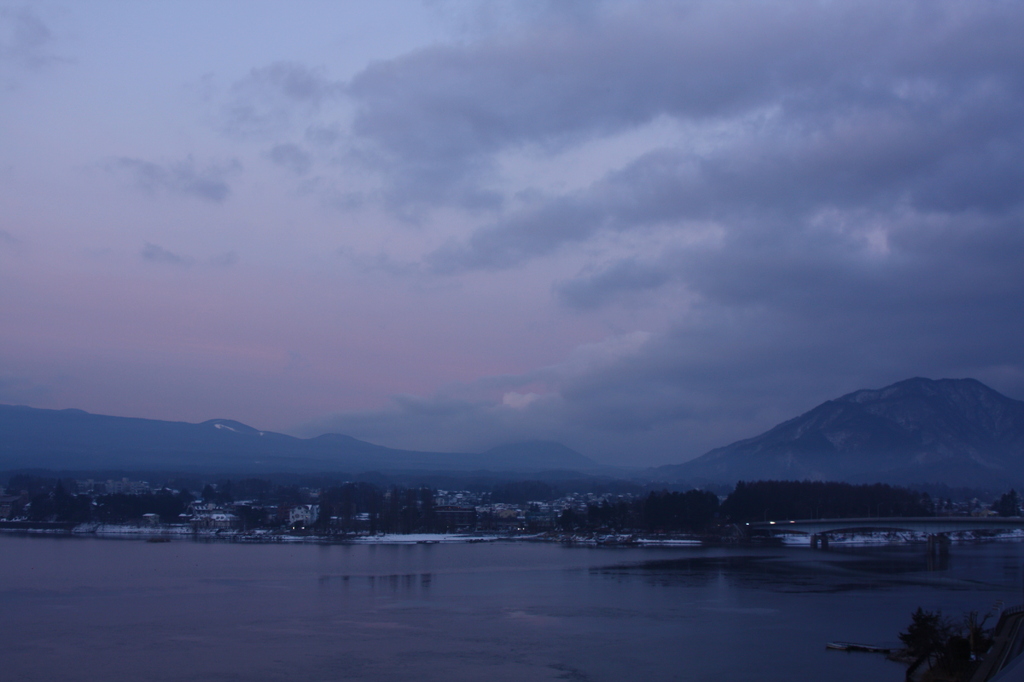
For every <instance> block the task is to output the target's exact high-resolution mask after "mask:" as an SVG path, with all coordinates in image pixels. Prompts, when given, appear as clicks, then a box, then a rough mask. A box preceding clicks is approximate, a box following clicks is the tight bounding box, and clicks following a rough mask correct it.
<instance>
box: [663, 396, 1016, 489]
mask: <svg viewBox="0 0 1024 682" xmlns="http://www.w3.org/2000/svg"><path fill="white" fill-rule="evenodd" d="M658 472H659V477H661V478H664V479H670V480H671V479H679V480H687V481H691V482H693V483H698V484H699V483H701V482H718V483H733V482H735V481H737V480H739V479H746V480H755V479H812V480H833V481H850V482H876V481H880V482H886V483H904V484H914V483H945V484H947V485H952V486H981V487H991V486H995V487H997V488H1008V487H1009V486H1010V485H1019V484H1020V483H1021V482H1022V481H1024V402H1022V401H1019V400H1013V399H1011V398H1008V397H1006V396H1004V395H1002V394H1001V393H998V392H997V391H994V390H993V389H991V388H989V387H988V386H985V385H984V384H982V383H981V382H979V381H976V380H974V379H941V380H938V381H933V380H931V379H923V378H915V379H907V380H906V381H901V382H898V383H895V384H893V385H891V386H887V387H885V388H882V389H878V390H860V391H855V392H853V393H849V394H847V395H844V396H842V397H841V398H837V399H835V400H829V401H828V402H825V403H823V404H821V405H819V406H818V407H815V408H814V409H812V410H811V411H809V412H807V413H805V414H802V415H800V416H799V417H796V418H795V419H791V420H789V421H786V422H783V423H782V424H779V425H778V426H776V427H774V428H772V429H770V430H769V431H767V432H765V433H763V434H761V435H759V436H755V437H754V438H749V439H746V440H741V441H738V442H736V443H733V444H731V445H727V446H725V447H721V448H716V449H714V450H712V451H710V452H708V453H707V454H705V455H702V456H701V457H698V458H696V459H694V460H691V461H689V462H686V463H685V464H681V465H673V466H667V467H660V468H659V470H658Z"/></svg>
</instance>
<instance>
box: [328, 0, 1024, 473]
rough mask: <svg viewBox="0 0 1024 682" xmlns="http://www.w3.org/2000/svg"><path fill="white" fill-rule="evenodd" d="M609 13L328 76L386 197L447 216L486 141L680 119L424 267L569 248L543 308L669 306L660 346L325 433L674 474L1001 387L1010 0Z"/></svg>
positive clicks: (1023, 239)
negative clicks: (630, 462) (973, 389)
mask: <svg viewBox="0 0 1024 682" xmlns="http://www.w3.org/2000/svg"><path fill="white" fill-rule="evenodd" d="M612 7H613V9H612V10H610V11H609V12H602V13H599V14H598V15H596V16H591V17H589V18H587V19H586V21H582V20H581V21H576V20H568V19H567V20H565V21H563V22H562V23H556V24H544V25H542V26H539V27H538V26H528V27H526V28H524V29H523V30H522V31H521V32H520V33H517V34H516V35H514V36H510V37H509V36H505V37H503V38H502V39H500V40H492V41H488V42H486V43H483V42H482V43H479V44H476V43H470V44H466V45H458V46H439V47H433V48H429V49H425V50H421V51H418V52H415V53H411V54H408V55H406V56H404V57H401V58H399V59H395V60H391V61H388V62H382V63H379V64H375V65H373V66H371V67H370V68H368V69H366V70H365V71H364V72H363V73H362V74H360V75H359V76H357V77H356V78H355V79H354V80H353V82H352V85H351V88H350V94H351V96H352V97H353V98H354V99H355V101H356V103H357V105H358V107H359V108H358V110H357V116H356V119H355V126H354V132H355V134H356V135H357V136H358V137H359V138H360V139H361V140H362V141H364V142H368V143H369V144H370V146H371V147H372V148H373V149H375V151H376V153H377V154H378V157H377V159H378V161H379V162H380V163H381V167H382V168H385V169H386V170H387V172H389V173H390V174H391V181H392V183H393V186H394V187H403V188H410V189H409V192H410V195H411V196H414V197H415V196H419V195H417V194H416V192H417V191H422V196H423V197H424V198H423V200H424V201H428V200H429V201H434V202H436V203H449V202H454V203H458V202H459V201H462V198H463V197H465V196H471V195H472V192H473V191H474V189H475V188H479V187H483V186H486V183H487V182H488V181H489V179H490V176H489V174H490V173H494V172H496V168H497V165H498V157H499V156H500V155H501V154H502V153H504V152H506V151H510V150H511V151H515V150H517V149H520V148H523V147H527V146H529V147H531V148H534V149H537V148H539V149H541V150H546V151H547V152H550V153H558V152H562V151H564V150H568V149H572V148H574V147H575V146H576V145H578V144H580V143H585V142H587V141H588V140H592V139H596V138H600V137H603V136H609V135H615V134H618V133H623V132H628V131H631V130H636V129H638V128H640V127H642V126H644V125H646V124H648V123H651V122H652V121H657V120H659V119H666V120H669V121H670V122H674V123H676V124H678V130H680V131H682V132H680V133H679V135H677V136H674V137H673V141H672V142H668V141H666V142H659V143H658V144H657V145H654V144H652V145H651V147H660V148H648V149H647V150H646V151H645V152H644V153H642V154H638V155H637V156H635V157H634V158H632V159H630V160H628V161H624V162H619V163H618V165H617V166H613V167H610V168H609V169H608V170H607V171H606V172H604V174H603V176H602V177H600V178H598V179H597V180H596V181H594V182H592V183H590V184H589V185H588V186H585V187H582V188H580V189H575V190H572V191H568V192H563V193H557V192H555V191H553V190H551V189H550V188H543V187H541V188H537V189H535V190H534V191H532V192H530V193H529V196H528V199H527V200H523V201H519V202H518V203H517V204H516V206H517V208H515V209H509V208H505V205H504V204H502V203H501V202H500V201H499V200H496V201H495V202H494V203H493V204H492V206H493V207H497V208H498V209H499V210H498V211H496V212H495V213H494V217H493V218H492V219H491V220H489V221H488V222H487V223H486V224H483V225H481V226H479V227H478V228H477V229H475V230H473V231H472V232H471V233H470V234H468V235H467V236H465V237H464V238H461V239H457V240H453V241H452V242H450V243H448V244H446V245H445V246H444V247H442V248H440V249H438V250H436V251H434V252H433V253H431V254H428V255H427V257H426V258H425V261H426V263H425V264H426V265H427V266H428V268H429V269H430V270H431V271H433V272H434V273H441V274H445V275H458V274H460V273H464V272H466V271H485V272H486V271H496V270H502V269H513V268H520V267H523V266H524V265H525V264H527V263H528V262H529V261H531V260H533V259H539V258H547V259H549V261H547V262H548V264H550V265H551V266H552V267H557V265H558V262H559V261H558V260H557V259H558V258H559V257H560V256H564V255H567V254H568V255H572V256H573V257H574V259H576V260H578V259H580V258H582V259H583V261H584V266H583V269H582V270H581V271H580V272H579V274H578V275H577V276H575V277H572V278H569V279H561V280H560V281H558V282H557V283H556V284H555V286H554V294H555V296H556V297H557V299H558V300H559V301H560V302H561V303H562V304H563V305H564V306H565V307H566V308H568V309H571V310H574V311H584V312H588V313H591V314H592V313H593V311H594V310H596V309H598V308H601V307H602V306H608V307H613V306H617V305H623V304H625V305H626V306H627V307H628V306H629V305H631V304H633V303H635V302H637V301H642V300H644V299H645V297H646V299H647V300H651V301H656V302H659V303H660V304H661V305H662V306H663V308H664V309H665V310H671V311H673V312H671V313H669V314H672V315H675V318H674V320H672V321H671V323H670V324H667V325H665V326H666V327H667V328H668V329H667V331H664V332H660V333H658V334H655V335H653V336H651V337H650V339H649V340H648V341H647V342H645V343H643V344H641V345H639V346H637V347H636V348H635V349H634V350H633V351H632V352H629V353H623V354H621V355H619V356H616V358H615V359H614V360H612V361H609V362H604V363H599V364H596V365H592V366H590V365H588V366H585V367H583V368H582V369H580V368H577V369H575V370H572V371H560V370H552V371H551V372H548V373H547V374H545V375H544V376H540V375H539V374H537V373H533V374H525V375H523V376H520V377H499V378H495V379H494V382H495V383H494V386H492V387H491V388H492V392H493V390H499V391H500V390H508V391H517V390H520V389H518V388H517V387H521V386H528V385H529V384H530V383H531V382H532V381H543V382H544V383H545V385H546V386H547V387H548V389H549V390H548V391H547V392H542V394H543V395H542V397H541V398H538V399H536V400H533V401H532V402H531V401H524V399H523V398H522V397H521V396H520V397H516V398H515V400H513V401H512V404H505V405H502V404H500V401H498V402H496V401H495V399H494V397H493V395H492V396H491V397H490V398H489V399H483V398H481V399H465V400H456V399H453V398H452V397H451V393H450V392H445V393H443V394H439V395H437V396H434V397H429V398H423V399H421V400H422V402H421V403H417V404H415V405H412V403H410V402H409V401H408V400H406V401H405V402H398V403H396V405H395V406H393V408H392V409H391V410H385V411H382V412H378V413H361V414H360V415H347V416H346V415H341V416H339V417H338V420H339V421H337V423H338V424H340V425H342V426H351V427H352V428H353V429H354V430H357V429H359V428H365V429H366V432H365V433H363V434H360V433H359V432H358V431H356V432H355V435H365V436H370V435H379V436H380V437H381V438H384V437H386V435H387V433H388V431H389V429H394V430H395V432H396V433H397V432H401V431H402V430H403V429H407V428H409V430H410V431H412V430H414V429H412V428H411V427H409V425H416V428H419V429H422V430H423V432H424V433H429V434H437V435H436V437H437V439H438V440H439V441H443V439H445V438H447V439H448V441H451V442H454V441H456V440H457V436H453V435H451V434H458V433H459V429H460V428H462V425H463V424H468V423H470V422H473V420H477V421H476V422H474V423H478V424H479V423H485V424H487V425H488V426H486V427H483V428H480V431H479V432H474V435H473V440H472V442H473V443H479V442H482V441H483V440H485V439H486V434H487V433H490V434H492V440H491V442H490V443H489V444H490V445H494V444H498V442H501V441H502V440H508V439H509V438H510V437H511V436H513V435H516V434H529V433H531V429H532V433H533V434H534V436H543V437H554V438H557V439H559V440H564V441H565V442H566V443H567V444H569V445H571V446H573V447H577V448H579V449H581V450H583V451H584V452H587V453H588V454H597V455H600V456H606V457H612V456H622V457H625V456H627V455H631V456H635V458H636V459H637V460H638V461H643V460H645V459H646V460H648V461H649V460H650V459H654V458H663V461H666V460H667V459H669V458H673V457H674V458H675V459H676V460H677V461H678V460H679V459H683V458H685V457H687V456H694V455H697V454H700V453H701V452H703V451H706V450H707V449H709V448H711V447H714V446H717V445H724V444H726V443H728V442H731V441H733V440H736V439H738V438H741V437H748V436H753V435H755V434H756V433H758V432H760V431H762V430H764V429H767V428H769V427H771V426H773V425H774V424H775V423H777V422H779V421H782V420H784V419H787V418H790V417H792V416H795V415H796V414H798V413H799V412H802V411H804V410H807V409H810V408H812V407H814V406H815V405H816V404H818V403H820V402H822V401H824V400H827V399H831V398H834V397H837V396H838V395H841V394H843V393H846V392H849V391H853V390H856V389H859V388H871V387H874V388H877V387H881V386H884V385H886V384H889V383H892V382H894V381H898V380H901V379H905V378H908V377H910V376H915V375H920V376H929V377H932V378H941V377H964V376H973V377H975V378H978V379H980V380H982V381H984V382H986V383H989V384H990V385H992V386H993V387H994V388H996V389H997V390H1001V391H1003V392H1005V393H1007V394H1008V395H1010V396H1012V397H1015V398H1022V397H1024V346H1022V345H1021V344H1020V339H1021V338H1024V318H1022V316H1021V315H1020V314H1019V309H1020V307H1021V302H1022V301H1024V277H1022V276H1021V274H1020V273H1021V268H1020V263H1021V262H1024V192H1022V191H1021V188H1022V187H1024V47H1022V45H1024V43H1022V41H1021V40H1020V38H1019V36H1020V35H1024V5H1019V4H1014V3H1001V2H985V3H973V4H963V3H957V2H885V3H881V2H868V3H856V4H850V3H787V2H775V3H756V4H755V3H744V4H740V3H729V2H715V3H672V4H660V3H659V4H648V3H644V4H638V5H633V6H626V5H616V6H612ZM430 197H433V198H432V199H431V198H430ZM510 203H511V202H510ZM575 267H576V268H579V267H580V266H579V265H577V266H575ZM563 277H564V275H563ZM677 295H678V296H679V300H678V301H676V300H675V299H674V298H673V297H674V296H677ZM617 319H620V320H621V318H617ZM541 374H543V373H541ZM478 388H479V386H478ZM481 390H482V389H481ZM522 390H526V389H522ZM471 392H472V391H470V393H471ZM522 404H525V407H522V406H521V405H522ZM517 405H519V406H520V407H516V406H517ZM542 407H543V409H541V408H542ZM434 408H436V409H437V411H436V413H433V414H432V416H431V419H427V418H426V417H423V416H422V415H425V414H430V410H431V409H434ZM510 425H513V426H514V428H513V427H512V426H510ZM474 428H479V427H474ZM445 434H448V435H445ZM446 442H447V441H446ZM467 442H469V441H468V440H467ZM474 447H476V446H474ZM673 453H674V454H673Z"/></svg>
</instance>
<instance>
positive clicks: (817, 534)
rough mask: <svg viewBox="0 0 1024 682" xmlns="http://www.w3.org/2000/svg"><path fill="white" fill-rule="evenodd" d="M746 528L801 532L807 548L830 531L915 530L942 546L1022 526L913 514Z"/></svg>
mask: <svg viewBox="0 0 1024 682" xmlns="http://www.w3.org/2000/svg"><path fill="white" fill-rule="evenodd" d="M746 527H747V528H748V529H749V530H764V531H768V532H770V533H804V534H806V535H809V536H810V541H811V547H817V546H818V545H819V544H821V546H822V547H828V536H829V534H831V533H854V532H874V531H897V530H905V531H915V532H918V533H927V534H928V549H929V551H934V549H935V548H936V547H939V548H940V549H945V548H946V546H947V545H948V543H949V534H950V533H956V532H960V531H971V530H989V531H991V530H1014V529H1017V528H1024V517H1019V516H1013V517H1000V516H915V517H870V518H859V519H801V520H798V521H757V522H753V523H748V524H746Z"/></svg>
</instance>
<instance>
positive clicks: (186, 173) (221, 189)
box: [107, 156, 241, 203]
mask: <svg viewBox="0 0 1024 682" xmlns="http://www.w3.org/2000/svg"><path fill="white" fill-rule="evenodd" d="M107 167H108V168H109V169H110V170H112V171H116V172H120V173H123V174H126V175H128V176H129V177H131V178H132V179H133V180H134V181H135V184H136V185H137V186H139V187H141V188H142V189H144V190H146V191H149V192H156V191H165V192H169V193H171V194H179V195H185V196H193V197H197V198H199V199H203V200H205V201H210V202H213V203H222V202H223V201H224V200H225V199H227V198H228V195H230V194H231V186H230V185H229V184H228V183H227V180H226V178H227V177H229V176H230V175H233V174H235V173H237V172H238V171H240V170H241V164H239V162H238V161H230V162H228V163H225V164H211V165H207V166H204V167H199V166H197V164H196V162H195V160H194V159H193V158H192V157H191V156H189V157H187V158H186V159H185V160H184V161H175V162H169V163H153V162H152V161H145V160H142V159H132V158H127V157H121V158H117V159H114V160H113V161H111V162H110V163H109V164H107Z"/></svg>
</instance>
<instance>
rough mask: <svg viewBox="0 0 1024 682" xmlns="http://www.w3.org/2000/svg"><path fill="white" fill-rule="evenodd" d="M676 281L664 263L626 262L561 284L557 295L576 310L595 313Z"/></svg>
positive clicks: (557, 287) (623, 260) (558, 284)
mask: <svg viewBox="0 0 1024 682" xmlns="http://www.w3.org/2000/svg"><path fill="white" fill-rule="evenodd" d="M672 278H673V273H672V272H671V271H669V269H668V268H666V267H665V266H664V265H662V264H660V263H658V264H648V263H640V262H638V261H637V260H636V259H635V258H624V259H622V260H620V261H618V262H616V263H613V264H612V265H610V266H608V267H606V268H604V269H602V270H600V271H598V272H594V273H588V274H586V275H584V276H582V277H579V278H576V279H571V280H566V281H564V282H559V283H557V284H556V285H555V293H556V294H557V295H558V296H559V298H560V299H561V300H562V301H563V302H564V303H566V304H567V305H568V306H570V307H572V308H578V309H581V310H583V309H592V308H597V307H600V306H602V305H604V304H606V303H608V302H609V301H611V300H613V299H615V298H618V297H621V296H623V295H627V294H630V293H643V292H646V291H650V290H652V289H657V288H659V287H661V286H662V285H664V284H666V283H667V282H669V281H670V280H671V279H672Z"/></svg>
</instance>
